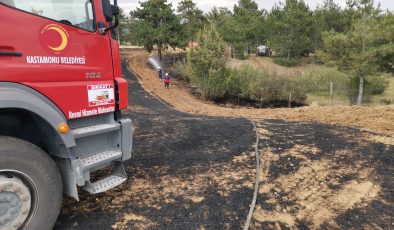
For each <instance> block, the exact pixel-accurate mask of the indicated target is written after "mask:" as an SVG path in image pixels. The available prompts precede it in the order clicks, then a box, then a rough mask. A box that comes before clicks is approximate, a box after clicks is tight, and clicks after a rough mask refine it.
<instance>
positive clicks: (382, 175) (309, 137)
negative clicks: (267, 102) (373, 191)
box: [252, 120, 394, 229]
mask: <svg viewBox="0 0 394 230" xmlns="http://www.w3.org/2000/svg"><path fill="white" fill-rule="evenodd" d="M258 127H259V128H263V129H265V130H267V131H268V132H269V133H272V134H273V135H272V136H270V137H269V138H267V139H264V141H261V142H260V145H259V150H260V154H261V159H262V161H263V164H264V161H265V158H264V153H265V152H266V151H268V150H269V151H271V152H272V153H273V155H274V156H275V157H276V158H275V160H273V161H272V162H271V164H270V166H269V168H267V169H266V170H267V172H268V176H267V178H266V180H265V181H264V183H273V184H275V185H277V186H278V187H280V186H283V184H281V183H280V182H279V183H278V181H280V177H281V178H284V177H287V176H290V175H293V174H294V173H296V172H297V171H298V170H300V169H301V168H302V167H308V166H309V165H310V164H311V163H314V162H323V161H330V162H331V165H330V173H329V174H328V175H327V176H326V177H325V180H324V181H322V182H323V183H324V185H323V186H327V187H328V189H327V190H326V191H330V190H331V191H332V193H331V194H330V193H325V194H320V193H318V192H316V194H320V195H322V196H323V197H324V199H328V198H330V197H331V196H335V195H336V194H338V192H339V191H341V190H342V189H343V188H344V187H345V186H348V185H349V184H351V183H356V184H357V183H363V182H365V181H371V182H373V183H374V184H376V185H378V186H379V187H380V188H381V189H380V191H379V193H378V195H377V197H375V198H374V199H373V200H372V201H369V202H368V203H367V204H366V205H354V206H353V207H351V208H349V209H347V210H340V209H335V207H333V209H331V210H334V211H333V213H334V218H333V219H331V220H330V221H327V222H323V223H322V224H321V225H320V227H319V229H366V228H371V226H374V227H373V228H375V229H393V228H394V215H393V214H394V145H389V144H383V143H379V142H371V141H368V140H365V139H363V136H364V135H375V134H374V133H370V132H366V131H360V130H358V129H355V128H350V127H343V126H333V125H325V124H318V123H300V122H285V121H282V120H261V121H259V122H258ZM300 145H302V146H313V147H315V148H316V149H317V151H314V152H312V151H310V150H308V148H306V150H305V151H304V152H303V151H301V152H300V151H298V154H302V156H303V157H301V158H300V157H294V156H291V155H289V151H297V150H294V149H296V146H300ZM344 150H345V151H346V155H341V154H338V152H340V151H344ZM263 167H264V166H263ZM344 169H347V170H344ZM349 169H350V170H349ZM363 169H370V170H371V174H370V175H369V178H364V177H360V175H359V171H362V170H363ZM312 171H313V170H312ZM317 175H318V174H316V176H317ZM313 177H314V176H312V178H313ZM302 179H304V178H301V181H302ZM317 180H318V179H317ZM333 182H334V183H333ZM298 183H300V182H298ZM301 184H303V185H305V184H308V182H305V181H304V182H303V183H302V182H301ZM310 188H311V187H306V188H304V191H305V190H308V189H310ZM295 189H296V191H298V192H299V191H303V188H300V185H299V184H298V185H297V187H296V188H295ZM291 192H293V191H291ZM313 195H314V194H313V193H312V194H311V195H310V197H312V196H313ZM294 197H297V195H295V196H294V195H293V196H292V195H289V193H286V192H283V191H278V192H275V190H272V191H271V193H268V194H261V195H259V197H258V201H257V205H260V207H261V209H262V210H265V211H267V212H275V211H278V209H277V207H280V211H279V213H282V209H286V210H288V212H287V213H289V214H291V215H293V216H294V217H295V225H293V226H289V225H286V224H284V223H283V222H280V221H269V220H267V221H258V220H255V221H254V222H253V223H252V229H278V226H280V229H294V227H295V229H314V228H313V227H311V226H312V224H311V223H310V222H309V220H310V219H311V218H310V217H308V216H307V217H305V218H301V219H299V218H297V217H296V216H297V213H299V212H298V210H299V209H303V208H305V207H302V205H300V204H299V203H298V201H299V200H297V198H294ZM272 198H273V199H274V200H276V203H273V202H267V201H268V200H269V199H271V200H272ZM309 200H312V201H313V200H315V199H314V198H310V199H309ZM310 205H313V204H310ZM333 206H335V204H334V205H333ZM320 208H326V209H327V210H330V208H331V207H328V208H327V207H317V208H316V210H319V209H320ZM330 214H331V213H330ZM312 219H313V218H312ZM366 226H369V227H366Z"/></svg>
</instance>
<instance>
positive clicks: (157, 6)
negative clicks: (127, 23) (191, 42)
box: [130, 0, 185, 59]
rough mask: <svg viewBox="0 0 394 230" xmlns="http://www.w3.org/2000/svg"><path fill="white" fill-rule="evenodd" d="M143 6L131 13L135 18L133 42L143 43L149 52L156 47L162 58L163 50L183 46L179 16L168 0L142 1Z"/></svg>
mask: <svg viewBox="0 0 394 230" xmlns="http://www.w3.org/2000/svg"><path fill="white" fill-rule="evenodd" d="M140 5H141V7H140V8H137V9H136V10H134V11H132V12H131V13H130V15H131V18H132V19H133V24H132V28H133V31H132V38H133V42H134V43H137V44H138V45H143V46H144V47H145V49H146V50H147V51H148V52H151V51H152V50H153V49H154V48H155V47H156V48H157V50H158V53H159V57H160V59H162V50H163V49H167V48H169V47H183V46H185V42H184V40H183V39H182V38H183V37H184V36H183V34H182V30H181V27H180V22H179V18H178V17H177V16H176V15H175V14H174V12H173V10H172V9H171V7H172V5H171V4H167V1H166V0H148V1H146V2H140Z"/></svg>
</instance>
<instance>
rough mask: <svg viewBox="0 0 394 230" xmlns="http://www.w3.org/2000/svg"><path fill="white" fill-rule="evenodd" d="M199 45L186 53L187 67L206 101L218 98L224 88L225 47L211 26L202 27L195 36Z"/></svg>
mask: <svg viewBox="0 0 394 230" xmlns="http://www.w3.org/2000/svg"><path fill="white" fill-rule="evenodd" d="M197 42H198V44H199V46H198V47H196V48H195V49H191V50H189V52H188V58H187V62H188V67H189V73H190V74H191V80H192V81H193V82H194V83H195V84H197V86H198V87H199V88H200V89H202V92H203V96H204V97H205V98H207V99H215V98H220V97H223V96H224V95H225V92H226V88H225V82H226V76H227V70H226V62H227V54H226V45H225V43H224V41H223V39H222V37H221V36H220V34H219V33H218V32H217V31H216V28H215V26H214V25H212V24H208V25H206V26H204V28H203V29H202V30H201V31H200V32H199V33H198V35H197Z"/></svg>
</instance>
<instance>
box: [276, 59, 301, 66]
mask: <svg viewBox="0 0 394 230" xmlns="http://www.w3.org/2000/svg"><path fill="white" fill-rule="evenodd" d="M274 63H276V64H278V65H281V66H285V67H292V66H298V65H300V64H301V59H295V58H290V59H286V58H274Z"/></svg>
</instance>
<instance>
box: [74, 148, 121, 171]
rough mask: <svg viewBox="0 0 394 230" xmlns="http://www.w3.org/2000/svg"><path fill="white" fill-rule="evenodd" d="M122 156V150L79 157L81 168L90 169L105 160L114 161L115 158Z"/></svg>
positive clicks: (105, 161)
mask: <svg viewBox="0 0 394 230" xmlns="http://www.w3.org/2000/svg"><path fill="white" fill-rule="evenodd" d="M120 158H122V152H121V151H115V150H111V151H105V152H102V153H99V154H96V155H93V156H90V157H86V158H82V159H81V164H82V167H83V169H90V168H94V167H96V166H99V165H102V164H104V163H107V162H111V161H114V160H116V159H120Z"/></svg>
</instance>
